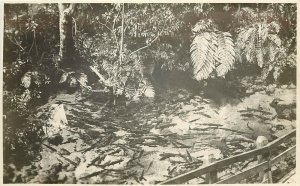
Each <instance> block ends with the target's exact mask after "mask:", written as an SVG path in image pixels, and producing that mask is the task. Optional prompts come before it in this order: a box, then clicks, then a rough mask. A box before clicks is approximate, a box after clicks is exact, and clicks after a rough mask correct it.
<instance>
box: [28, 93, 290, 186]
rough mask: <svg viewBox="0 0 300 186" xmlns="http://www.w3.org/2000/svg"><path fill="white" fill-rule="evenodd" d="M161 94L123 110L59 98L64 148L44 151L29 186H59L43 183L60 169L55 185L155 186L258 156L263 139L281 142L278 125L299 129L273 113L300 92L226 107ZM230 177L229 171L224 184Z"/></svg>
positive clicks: (203, 97) (95, 99) (100, 101)
mask: <svg viewBox="0 0 300 186" xmlns="http://www.w3.org/2000/svg"><path fill="white" fill-rule="evenodd" d="M157 92H158V94H157V95H156V97H155V98H152V99H149V98H142V99H141V100H139V101H136V102H124V103H123V104H117V105H116V106H108V105H107V102H106V99H104V98H103V97H101V95H97V94H93V95H91V96H90V97H88V98H85V99H82V97H81V96H80V94H78V93H75V94H59V95H57V96H56V98H54V99H52V100H51V101H49V103H48V105H51V104H53V103H57V102H59V103H62V104H64V109H65V112H66V117H67V120H68V129H67V130H63V131H61V135H62V136H63V138H64V139H65V140H64V143H62V144H60V145H57V146H55V145H53V144H49V143H48V142H47V141H46V142H45V143H44V144H45V145H46V146H45V147H44V148H43V150H42V152H41V157H42V159H41V160H40V161H39V162H36V163H35V167H37V169H38V172H39V173H38V175H36V176H31V177H30V178H27V182H30V183H41V182H43V181H44V182H47V183H51V181H49V179H46V181H45V180H42V181H41V178H42V177H43V175H44V174H46V173H45V172H47V171H48V172H49V171H50V170H51V169H53V166H54V165H57V164H60V165H61V166H62V168H61V170H60V171H59V172H58V173H56V174H57V175H58V178H57V179H56V180H55V181H52V182H55V183H111V184H154V183H157V182H160V181H164V180H166V179H168V178H171V177H174V176H176V175H179V174H182V173H185V172H187V171H189V170H192V169H195V168H198V167H200V166H202V165H204V164H205V162H206V157H207V156H208V155H213V156H214V157H215V158H216V159H222V158H225V157H229V156H232V155H235V154H239V153H242V152H245V151H248V150H251V149H253V148H255V145H254V144H255V140H256V138H257V137H258V136H266V137H267V138H268V139H269V140H273V139H274V132H272V127H274V126H276V125H277V124H281V125H282V123H285V126H286V127H285V129H284V130H286V131H288V130H291V128H293V127H294V126H295V121H288V120H279V119H277V118H276V117H275V116H276V112H275V109H274V108H272V107H270V103H271V102H272V100H273V99H274V97H278V96H282V95H295V89H281V88H278V89H275V90H274V92H273V93H272V94H266V92H265V91H260V92H256V93H253V94H252V95H248V96H245V97H243V98H233V97H231V98H230V97H228V96H226V95H224V94H223V93H222V92H218V93H217V95H218V96H219V97H218V99H216V98H213V97H212V96H213V95H209V93H208V94H205V93H204V94H199V92H198V93H195V92H193V91H190V90H186V89H183V88H175V89H169V88H161V89H160V90H158V91H157ZM221 98H224V99H221ZM45 107H47V106H45ZM286 131H283V133H284V132H286ZM66 139H68V140H66ZM49 146H50V147H51V146H52V148H55V149H56V151H53V149H51V148H49ZM236 166H237V167H241V166H243V163H241V164H238V165H236ZM231 168H233V169H234V168H236V167H234V166H233V167H231ZM228 174H230V170H226V171H225V170H224V171H223V173H222V174H220V176H226V175H228ZM48 175H49V173H48ZM203 181H204V180H203V179H202V178H198V179H195V180H192V181H190V183H195V184H197V183H201V182H203Z"/></svg>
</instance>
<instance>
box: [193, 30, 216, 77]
mask: <svg viewBox="0 0 300 186" xmlns="http://www.w3.org/2000/svg"><path fill="white" fill-rule="evenodd" d="M217 46H218V42H217V35H216V33H214V32H210V33H208V32H204V33H200V34H198V35H197V36H196V37H195V38H194V40H193V42H192V45H191V49H190V52H191V59H192V63H193V66H194V77H195V78H196V79H197V80H198V81H200V80H202V79H206V78H208V77H209V75H210V73H211V72H212V71H213V70H214V68H215V59H216V51H217Z"/></svg>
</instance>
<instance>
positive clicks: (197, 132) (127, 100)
mask: <svg viewBox="0 0 300 186" xmlns="http://www.w3.org/2000/svg"><path fill="white" fill-rule="evenodd" d="M296 15H297V6H296V4H278V3H277V4H276V3H274V4H263V3H256V4H254V3H253V4H224V3H223V4H211V3H204V4H202V3H201V4H200V3H199V4H192V3H184V4H128V3H121V4H94V3H91V4H81V3H58V4H57V3H56V4H4V18H3V19H4V39H3V42H4V48H3V80H4V81H3V154H4V165H3V166H4V178H3V179H4V183H113V184H154V183H158V182H160V181H164V180H166V179H168V178H171V177H174V176H176V175H179V174H182V173H185V172H187V171H189V170H192V169H195V168H197V167H199V166H201V165H202V164H204V160H203V157H205V156H206V154H205V152H206V153H211V154H214V156H215V157H216V159H223V158H226V157H230V156H232V155H235V154H239V153H242V152H245V151H248V150H251V149H253V148H255V145H254V142H255V140H256V138H257V137H258V136H266V137H267V138H268V140H269V141H272V140H274V139H276V138H278V137H280V136H282V135H283V134H286V133H287V132H288V131H291V130H292V129H294V128H295V127H296V122H295V119H296V63H297V62H296V48H297V47H296V40H297V38H296V27H297V25H296V23H297V17H296ZM290 143H293V142H290ZM286 146H288V144H287V145H286ZM251 163H253V161H250V162H243V163H242V164H238V165H235V166H232V167H231V168H228V169H230V170H229V172H228V170H224V171H223V172H222V174H224V175H226V174H230V173H232V171H233V170H236V169H241V167H242V168H245V167H247V166H248V165H251ZM282 164H284V165H282V166H277V169H276V170H275V172H276V173H278V174H275V177H274V178H273V179H274V180H275V181H278V180H279V179H280V177H282V172H286V171H288V170H290V169H293V168H294V167H295V160H294V159H293V158H291V159H289V160H287V161H286V162H285V163H282ZM281 169H282V170H281ZM276 176H277V177H276ZM203 180H204V181H203ZM202 182H205V179H201V178H199V179H198V180H196V182H190V183H194V184H197V183H202ZM255 182H257V180H256V178H254V177H250V178H249V179H248V180H246V183H255ZM242 183H245V182H242Z"/></svg>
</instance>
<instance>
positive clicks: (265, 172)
mask: <svg viewBox="0 0 300 186" xmlns="http://www.w3.org/2000/svg"><path fill="white" fill-rule="evenodd" d="M295 136H296V130H293V131H291V132H290V133H288V134H286V135H284V136H282V137H280V138H278V139H276V140H274V141H272V142H270V143H268V144H266V145H265V146H263V147H261V148H257V149H254V150H251V151H248V152H245V153H241V154H238V155H235V156H232V157H229V158H226V159H223V160H220V161H215V162H213V163H211V164H208V165H206V166H203V167H200V168H198V169H195V170H192V171H190V172H187V173H185V174H182V175H179V176H176V177H174V178H171V179H169V180H166V181H163V182H160V183H159V184H182V183H185V182H187V181H189V180H191V179H194V178H197V177H200V176H201V175H204V174H205V175H206V177H207V183H221V184H228V183H237V182H239V181H241V180H243V179H246V178H249V177H250V176H252V175H255V174H258V173H260V174H262V176H263V177H264V180H265V179H266V178H267V179H268V182H269V183H272V173H271V167H272V165H274V164H276V163H278V162H280V161H282V160H284V159H285V158H286V157H288V156H290V155H292V154H294V153H295V152H296V145H294V146H292V147H290V148H289V149H287V150H285V151H284V152H282V153H281V154H279V155H277V156H276V157H271V154H272V153H271V152H272V151H273V150H275V149H276V148H277V147H278V146H280V145H281V144H282V143H283V142H284V141H286V140H288V139H290V138H292V137H295ZM254 157H257V158H258V164H257V165H256V166H254V167H251V168H249V169H247V170H245V171H243V172H240V173H238V174H235V175H233V176H230V177H228V178H225V179H223V180H218V176H217V174H218V170H220V169H222V168H223V167H225V166H229V165H231V164H233V163H237V162H241V161H245V160H248V159H250V158H254Z"/></svg>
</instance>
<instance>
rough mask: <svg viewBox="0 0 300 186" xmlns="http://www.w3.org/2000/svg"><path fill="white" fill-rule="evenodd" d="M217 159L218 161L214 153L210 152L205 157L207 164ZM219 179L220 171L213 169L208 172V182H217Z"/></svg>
mask: <svg viewBox="0 0 300 186" xmlns="http://www.w3.org/2000/svg"><path fill="white" fill-rule="evenodd" d="M215 161H216V158H215V156H214V154H209V155H207V156H206V158H205V164H206V165H208V164H211V163H213V162H215ZM217 181H218V172H217V171H211V172H209V173H207V174H206V183H208V184H212V183H216V182H217Z"/></svg>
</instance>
